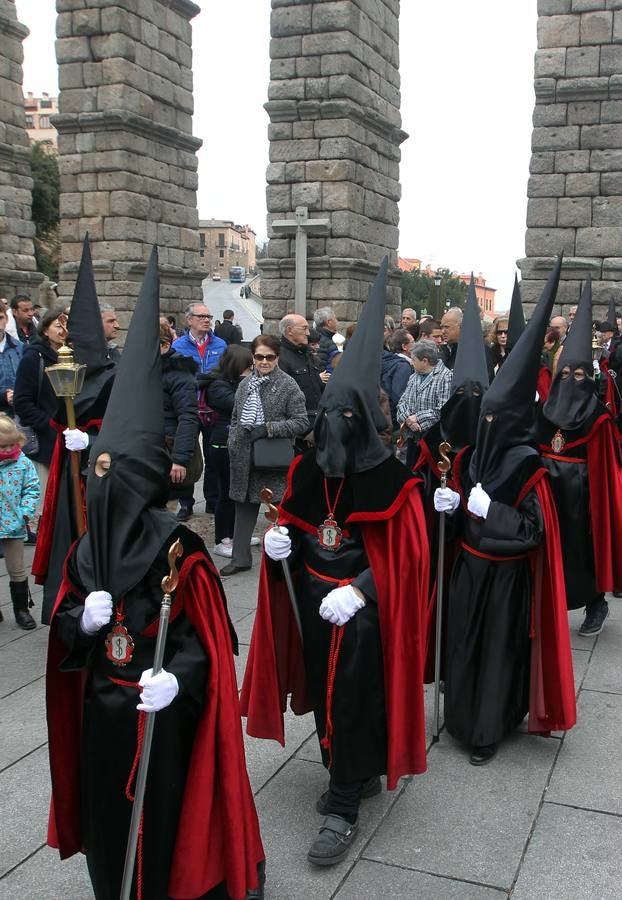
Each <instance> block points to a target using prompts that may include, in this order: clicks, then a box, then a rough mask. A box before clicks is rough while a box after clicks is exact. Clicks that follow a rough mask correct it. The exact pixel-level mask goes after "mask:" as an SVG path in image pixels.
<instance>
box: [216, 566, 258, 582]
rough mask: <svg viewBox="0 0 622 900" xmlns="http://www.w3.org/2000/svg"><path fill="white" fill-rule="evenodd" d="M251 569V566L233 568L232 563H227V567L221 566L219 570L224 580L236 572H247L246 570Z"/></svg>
mask: <svg viewBox="0 0 622 900" xmlns="http://www.w3.org/2000/svg"><path fill="white" fill-rule="evenodd" d="M252 568H253V567H252V566H234V565H233V563H229V565H228V566H223V568H222V569H221V570H220V574H221V575H223V576H224V577H225V578H226V577H227V575H236V574H237V573H238V572H248V570H249V569H252Z"/></svg>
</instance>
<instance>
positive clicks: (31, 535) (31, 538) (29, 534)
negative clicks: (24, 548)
mask: <svg viewBox="0 0 622 900" xmlns="http://www.w3.org/2000/svg"><path fill="white" fill-rule="evenodd" d="M24 543H25V544H36V543H37V535H36V534H35V532H34V531H31V530H30V528H26V539H25V540H24Z"/></svg>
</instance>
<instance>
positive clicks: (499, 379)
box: [469, 256, 562, 494]
mask: <svg viewBox="0 0 622 900" xmlns="http://www.w3.org/2000/svg"><path fill="white" fill-rule="evenodd" d="M561 266H562V257H561V256H560V257H559V258H558V260H557V263H556V264H555V267H554V268H553V271H552V272H551V274H550V275H549V277H548V280H547V282H546V284H545V286H544V290H543V291H542V295H541V296H540V299H539V301H538V304H537V306H536V308H535V310H534V313H533V315H532V317H531V319H530V320H529V324H528V325H527V326H526V328H525V330H524V331H523V333H522V335H521V336H520V338H519V339H518V341H517V342H516V345H515V347H514V348H513V349H512V352H511V353H510V355H509V356H508V358H507V360H506V362H505V363H504V364H503V366H502V367H501V369H500V370H499V372H498V374H497V376H496V378H495V380H494V381H493V383H492V385H491V386H490V387H489V389H488V390H487V392H486V394H485V395H484V398H483V400H482V408H481V412H480V419H479V423H478V426H477V439H476V442H475V453H474V454H473V457H472V459H471V463H470V470H469V473H470V477H471V480H472V482H473V483H474V484H476V483H478V482H481V484H482V486H483V488H484V490H485V491H487V492H488V493H489V494H491V493H493V492H494V491H495V490H497V489H499V488H500V487H501V486H502V485H505V484H507V483H508V482H509V481H510V479H512V477H513V475H514V474H515V473H516V472H517V471H518V470H520V469H522V468H523V463H524V462H525V461H527V460H528V459H529V458H530V457H533V458H534V460H533V461H534V463H535V462H537V460H538V459H539V457H538V454H537V452H536V450H535V446H534V445H535V440H536V438H535V430H534V426H535V412H536V402H535V396H536V386H537V382H538V374H539V371H540V357H541V355H542V344H543V341H544V334H545V331H546V328H547V326H548V323H549V320H550V318H551V312H552V310H553V304H554V303H555V297H556V295H557V286H558V284H559V277H560V274H561ZM487 417H488V418H490V421H488V419H487Z"/></svg>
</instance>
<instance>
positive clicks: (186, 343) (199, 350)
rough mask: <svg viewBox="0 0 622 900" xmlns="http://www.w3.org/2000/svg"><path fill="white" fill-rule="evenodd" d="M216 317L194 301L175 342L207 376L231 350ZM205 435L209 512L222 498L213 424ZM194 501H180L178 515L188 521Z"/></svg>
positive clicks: (205, 488)
mask: <svg viewBox="0 0 622 900" xmlns="http://www.w3.org/2000/svg"><path fill="white" fill-rule="evenodd" d="M213 318H214V317H213V316H212V314H211V313H210V311H209V309H208V308H207V306H205V304H204V303H192V304H191V305H190V306H189V307H188V309H187V310H186V321H187V322H188V332H187V333H186V334H182V336H181V337H178V338H177V340H176V341H174V342H173V350H177V352H178V353H181V354H182V356H190V357H192V359H194V360H195V362H196V363H197V365H198V366H199V371H198V373H197V374H201V375H204V374H205V373H206V372H209V370H210V369H213V368H214V367H215V366H217V365H218V363H219V361H220V357H221V356H222V355H223V353H224V352H225V350H226V349H227V342H226V341H223V340H222V338H219V337H216V335H215V334H214V332H213V331H212V321H213ZM201 435H202V437H203V458H204V462H205V467H204V470H203V471H204V477H203V496H204V497H205V509H206V512H213V511H214V509H215V506H216V500H217V498H218V485H217V481H216V476H215V473H214V472H213V471H212V469H211V468H210V467H209V465H208V458H207V457H208V454H207V446H208V444H209V441H210V437H211V427H209V426H205V425H203V424H201ZM193 505H194V504H193V502H192V500H180V503H179V511H178V513H177V518H178V519H179V521H180V522H187V521H188V519H189V518H190V516H191V515H192V509H193Z"/></svg>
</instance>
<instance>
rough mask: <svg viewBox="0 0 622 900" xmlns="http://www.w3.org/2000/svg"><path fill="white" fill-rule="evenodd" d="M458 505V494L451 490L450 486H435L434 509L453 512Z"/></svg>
mask: <svg viewBox="0 0 622 900" xmlns="http://www.w3.org/2000/svg"><path fill="white" fill-rule="evenodd" d="M459 506H460V494H457V493H456V492H455V491H452V489H451V488H448V487H446V488H437V489H436V490H435V491H434V509H435V510H436V511H437V512H444V513H449V514H450V515H451V513H453V512H455V511H456V509H457V508H458V507H459Z"/></svg>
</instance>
